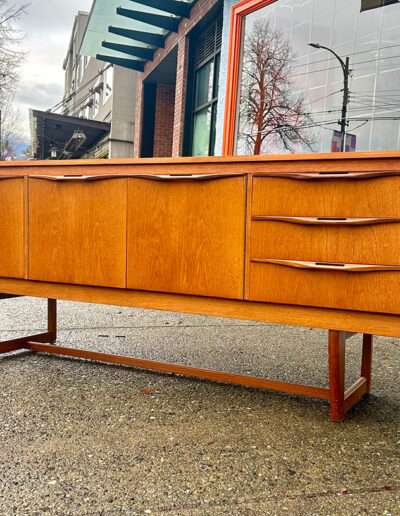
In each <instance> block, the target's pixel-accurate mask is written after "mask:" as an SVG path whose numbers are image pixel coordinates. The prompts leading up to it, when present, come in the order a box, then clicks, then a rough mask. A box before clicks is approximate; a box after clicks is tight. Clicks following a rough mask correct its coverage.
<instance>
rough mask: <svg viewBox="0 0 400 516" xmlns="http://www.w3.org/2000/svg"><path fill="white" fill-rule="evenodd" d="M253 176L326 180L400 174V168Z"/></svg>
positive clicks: (278, 173) (258, 174)
mask: <svg viewBox="0 0 400 516" xmlns="http://www.w3.org/2000/svg"><path fill="white" fill-rule="evenodd" d="M254 176H255V177H275V178H285V179H305V180H310V179H312V180H319V181H321V180H326V179H371V178H374V177H386V176H400V170H387V171H375V172H373V171H372V172H371V171H368V172H267V173H262V172H260V173H255V174H254Z"/></svg>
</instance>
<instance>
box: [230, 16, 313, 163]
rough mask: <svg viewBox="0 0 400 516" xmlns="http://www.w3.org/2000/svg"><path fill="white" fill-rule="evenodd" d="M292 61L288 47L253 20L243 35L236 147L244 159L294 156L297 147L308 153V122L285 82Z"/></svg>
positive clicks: (301, 98)
mask: <svg viewBox="0 0 400 516" xmlns="http://www.w3.org/2000/svg"><path fill="white" fill-rule="evenodd" d="M294 59H295V54H294V53H293V51H292V49H291V46H290V44H289V42H288V41H287V40H286V39H285V38H284V37H283V35H282V34H281V33H280V32H279V31H275V30H272V29H271V27H270V24H269V22H268V21H265V20H257V21H255V22H254V23H253V24H252V28H251V31H249V33H246V34H245V39H244V47H243V65H242V76H241V84H242V86H241V96H240V104H239V134H238V146H239V147H243V146H244V147H245V149H244V150H245V152H246V154H266V153H268V152H271V151H275V152H276V151H278V150H280V149H282V148H283V149H286V151H289V152H295V150H298V148H299V147H300V146H301V145H302V146H303V147H306V148H307V149H308V150H311V151H312V150H313V149H312V144H313V143H314V142H313V137H312V131H311V129H310V126H311V125H312V124H313V120H312V118H311V116H310V114H309V113H307V112H306V111H305V108H304V95H303V94H301V93H295V92H294V90H295V84H294V81H293V80H291V78H290V75H291V69H292V64H293V61H294Z"/></svg>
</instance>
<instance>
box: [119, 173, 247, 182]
mask: <svg viewBox="0 0 400 516" xmlns="http://www.w3.org/2000/svg"><path fill="white" fill-rule="evenodd" d="M244 175H245V174H135V175H132V176H129V177H134V178H135V179H149V180H151V181H210V180H212V179H226V178H231V177H242V176H244Z"/></svg>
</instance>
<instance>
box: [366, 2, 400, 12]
mask: <svg viewBox="0 0 400 516" xmlns="http://www.w3.org/2000/svg"><path fill="white" fill-rule="evenodd" d="M398 1H399V0H361V11H368V9H376V8H377V7H383V6H385V5H390V4H396V3H398Z"/></svg>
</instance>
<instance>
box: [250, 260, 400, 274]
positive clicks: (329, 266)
mask: <svg viewBox="0 0 400 516" xmlns="http://www.w3.org/2000/svg"><path fill="white" fill-rule="evenodd" d="M251 261H252V262H255V263H270V264H272V265H282V266H284V267H294V268H295V269H310V270H324V271H325V270H329V271H344V272H383V271H400V265H363V264H359V263H335V262H304V261H299V260H272V259H266V258H252V259H251Z"/></svg>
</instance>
